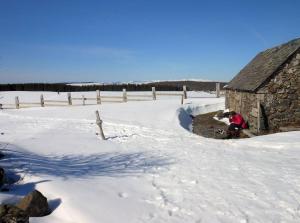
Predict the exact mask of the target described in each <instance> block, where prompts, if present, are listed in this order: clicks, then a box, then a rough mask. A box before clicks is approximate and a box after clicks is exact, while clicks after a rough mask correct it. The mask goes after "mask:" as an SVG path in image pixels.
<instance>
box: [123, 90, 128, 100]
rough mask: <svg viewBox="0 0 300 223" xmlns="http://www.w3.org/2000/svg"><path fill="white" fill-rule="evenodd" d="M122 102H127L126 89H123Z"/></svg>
mask: <svg viewBox="0 0 300 223" xmlns="http://www.w3.org/2000/svg"><path fill="white" fill-rule="evenodd" d="M123 102H127V92H126V89H125V88H124V89H123Z"/></svg>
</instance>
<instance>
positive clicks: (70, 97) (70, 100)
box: [68, 92, 72, 105]
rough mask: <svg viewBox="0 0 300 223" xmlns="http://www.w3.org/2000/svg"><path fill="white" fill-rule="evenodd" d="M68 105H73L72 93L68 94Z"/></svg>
mask: <svg viewBox="0 0 300 223" xmlns="http://www.w3.org/2000/svg"><path fill="white" fill-rule="evenodd" d="M68 103H69V105H72V96H71V93H70V92H69V93H68Z"/></svg>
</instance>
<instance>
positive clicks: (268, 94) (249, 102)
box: [226, 52, 300, 132]
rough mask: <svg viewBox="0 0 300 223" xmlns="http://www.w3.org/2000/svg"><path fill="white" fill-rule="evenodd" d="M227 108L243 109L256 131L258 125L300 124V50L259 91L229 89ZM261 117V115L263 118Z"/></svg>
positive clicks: (270, 126) (273, 126)
mask: <svg viewBox="0 0 300 223" xmlns="http://www.w3.org/2000/svg"><path fill="white" fill-rule="evenodd" d="M258 100H259V101H260V104H261V106H260V109H258V103H257V102H258ZM226 108H229V110H231V111H236V112H239V113H241V114H242V115H243V117H244V118H245V119H246V120H247V121H248V123H249V126H250V130H252V131H253V132H255V131H257V127H258V125H260V128H261V129H265V128H268V129H269V130H272V131H277V130H278V129H279V127H281V126H299V125H300V52H299V53H298V54H296V55H295V57H294V58H293V59H292V60H291V61H289V62H288V63H286V64H285V65H284V66H283V67H282V68H281V69H280V70H279V71H278V72H277V74H276V75H274V78H272V79H271V80H270V81H268V82H267V83H266V85H265V86H262V88H261V89H260V90H259V91H258V92H257V93H248V92H240V91H232V90H226ZM259 110H260V111H261V113H260V114H258V111H259ZM258 117H261V119H260V121H258Z"/></svg>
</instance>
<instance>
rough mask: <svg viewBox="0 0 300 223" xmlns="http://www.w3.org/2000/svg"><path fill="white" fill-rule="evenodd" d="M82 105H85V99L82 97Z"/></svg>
mask: <svg viewBox="0 0 300 223" xmlns="http://www.w3.org/2000/svg"><path fill="white" fill-rule="evenodd" d="M82 105H85V97H84V95H82Z"/></svg>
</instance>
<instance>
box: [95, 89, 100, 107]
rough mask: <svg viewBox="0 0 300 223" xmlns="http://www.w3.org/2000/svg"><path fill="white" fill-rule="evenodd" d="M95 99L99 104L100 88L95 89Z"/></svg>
mask: <svg viewBox="0 0 300 223" xmlns="http://www.w3.org/2000/svg"><path fill="white" fill-rule="evenodd" d="M96 100H97V104H101V96H100V90H97V91H96Z"/></svg>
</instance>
